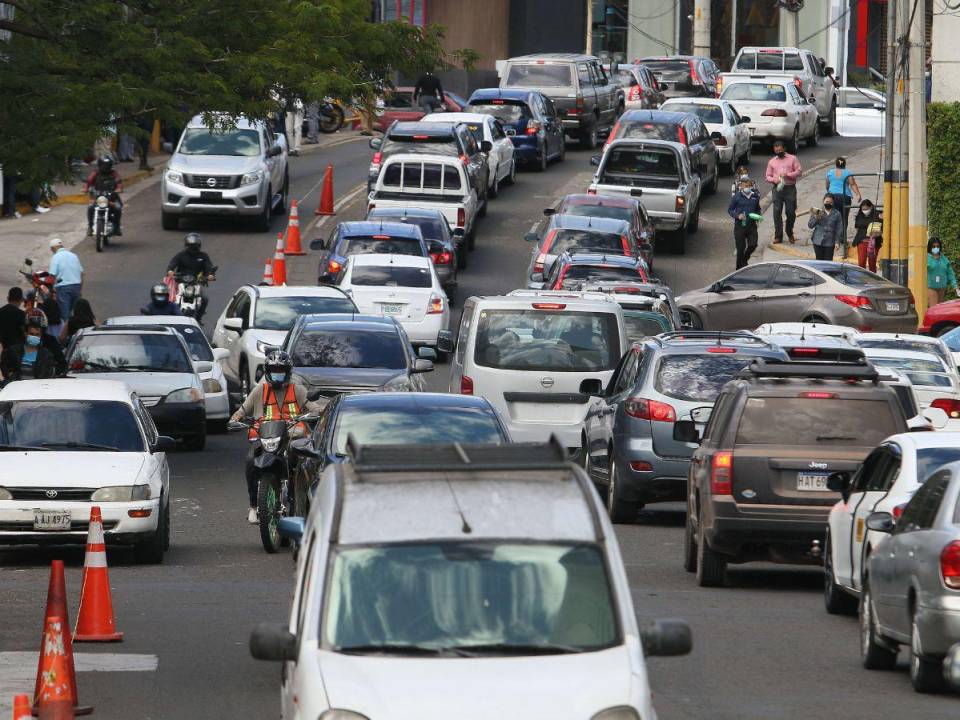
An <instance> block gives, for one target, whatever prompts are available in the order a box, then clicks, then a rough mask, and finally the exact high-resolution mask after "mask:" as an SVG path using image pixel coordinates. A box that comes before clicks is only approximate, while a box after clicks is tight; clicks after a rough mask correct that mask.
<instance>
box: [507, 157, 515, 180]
mask: <svg viewBox="0 0 960 720" xmlns="http://www.w3.org/2000/svg"><path fill="white" fill-rule="evenodd" d="M516 181H517V159H516V158H513V159H512V160H510V174H509V175H507V179H506V182H507V185H513V184H514V183H515V182H516Z"/></svg>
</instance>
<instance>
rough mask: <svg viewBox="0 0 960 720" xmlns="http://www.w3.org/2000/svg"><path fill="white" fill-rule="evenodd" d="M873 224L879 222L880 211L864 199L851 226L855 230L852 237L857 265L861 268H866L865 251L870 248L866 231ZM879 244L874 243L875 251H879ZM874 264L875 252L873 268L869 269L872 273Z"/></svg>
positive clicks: (874, 267) (874, 261)
mask: <svg viewBox="0 0 960 720" xmlns="http://www.w3.org/2000/svg"><path fill="white" fill-rule="evenodd" d="M875 222H880V211H879V210H877V208H876V207H874V205H873V203H872V202H870V201H869V200H867V199H866V198H864V200H863V202H861V203H860V209H859V210H858V211H857V214H856V215H855V216H854V218H853V226H854V227H855V228H856V230H857V232H856V235H854V236H853V246H854V247H855V248H856V249H857V265H859V266H860V267H862V268H865V267H867V261H868V259H869V258H868V255H867V251H868V250H869V248H870V237H869V236H868V235H867V229H868V228H869V227H870V225H871V224H872V223H875ZM880 244H881V243H880V242H879V241H877V242H875V243H874V250H875V251H878V250H879V249H880ZM876 262H877V261H876V252H874V260H873V267H872V268H870V269H871V270H873V271H876V269H877V268H876Z"/></svg>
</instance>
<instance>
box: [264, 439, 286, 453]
mask: <svg viewBox="0 0 960 720" xmlns="http://www.w3.org/2000/svg"><path fill="white" fill-rule="evenodd" d="M280 440H281V438H278V437H275V438H263V439H261V440H260V444H261V445H263V449H264V450H266V451H267V452H271V453H272V452H276V451H277V448H278V447H280Z"/></svg>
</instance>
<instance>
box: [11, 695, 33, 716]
mask: <svg viewBox="0 0 960 720" xmlns="http://www.w3.org/2000/svg"><path fill="white" fill-rule="evenodd" d="M32 717H33V713H32V711H31V710H30V696H29V695H14V696H13V720H31V718H32Z"/></svg>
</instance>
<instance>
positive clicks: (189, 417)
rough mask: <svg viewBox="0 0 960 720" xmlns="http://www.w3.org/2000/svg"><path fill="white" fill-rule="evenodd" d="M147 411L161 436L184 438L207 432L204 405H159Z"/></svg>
mask: <svg viewBox="0 0 960 720" xmlns="http://www.w3.org/2000/svg"><path fill="white" fill-rule="evenodd" d="M147 411H148V412H149V413H150V417H152V418H153V423H154V424H155V425H156V426H157V432H158V433H160V434H161V435H169V436H170V437H174V438H184V437H193V436H195V435H202V434H203V433H205V432H206V421H207V412H206V409H205V407H204V405H203V403H159V404H158V405H154V406H153V407H149V408H147Z"/></svg>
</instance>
